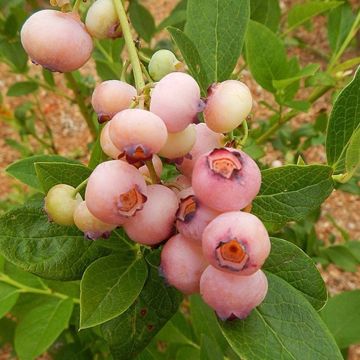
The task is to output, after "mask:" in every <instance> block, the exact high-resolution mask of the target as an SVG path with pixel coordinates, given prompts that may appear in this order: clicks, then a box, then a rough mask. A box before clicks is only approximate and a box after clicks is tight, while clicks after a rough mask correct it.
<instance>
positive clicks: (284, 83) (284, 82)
mask: <svg viewBox="0 0 360 360" xmlns="http://www.w3.org/2000/svg"><path fill="white" fill-rule="evenodd" d="M319 67H320V65H319V64H309V65H307V66H305V67H304V68H302V69H301V70H300V71H299V72H297V73H296V74H294V75H293V76H292V77H291V78H288V79H281V80H273V81H272V84H273V86H274V88H275V89H277V90H282V89H285V88H286V87H288V86H289V85H291V84H293V83H294V82H295V81H298V80H301V79H303V78H306V77H309V76H312V75H314V74H315V73H316V71H317V70H318V69H319Z"/></svg>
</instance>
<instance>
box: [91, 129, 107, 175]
mask: <svg viewBox="0 0 360 360" xmlns="http://www.w3.org/2000/svg"><path fill="white" fill-rule="evenodd" d="M101 130H102V128H101ZM101 130H100V131H99V134H101ZM107 158H108V157H107V155H106V154H105V153H104V152H103V150H102V148H101V144H100V135H99V136H98V137H97V139H96V142H95V144H94V146H93V148H92V150H91V156H90V161H89V165H88V166H89V168H90V169H92V170H94V169H95V168H96V166H97V165H99V164H100V163H102V162H103V161H105V160H106V159H107Z"/></svg>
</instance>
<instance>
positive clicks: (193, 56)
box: [167, 27, 209, 94]
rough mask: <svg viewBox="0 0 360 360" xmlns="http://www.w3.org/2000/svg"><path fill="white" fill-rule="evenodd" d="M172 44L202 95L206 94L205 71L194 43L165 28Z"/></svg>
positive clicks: (181, 33) (178, 31)
mask: <svg viewBox="0 0 360 360" xmlns="http://www.w3.org/2000/svg"><path fill="white" fill-rule="evenodd" d="M167 30H168V31H169V33H170V35H171V37H172V38H173V40H174V42H175V43H176V45H177V46H178V48H179V49H180V52H181V54H182V56H183V58H184V60H185V62H186V64H187V66H188V67H189V70H190V73H191V75H192V76H193V77H194V78H195V80H196V81H197V82H198V84H199V86H200V88H201V90H202V93H203V94H206V92H207V88H208V83H209V81H208V79H207V76H206V72H205V69H204V67H203V64H202V62H201V59H200V55H199V52H198V50H197V49H196V47H195V45H194V43H193V42H192V41H191V40H190V39H189V38H188V37H187V36H186V35H185V33H184V32H182V31H181V30H179V29H176V28H173V27H169V28H167Z"/></svg>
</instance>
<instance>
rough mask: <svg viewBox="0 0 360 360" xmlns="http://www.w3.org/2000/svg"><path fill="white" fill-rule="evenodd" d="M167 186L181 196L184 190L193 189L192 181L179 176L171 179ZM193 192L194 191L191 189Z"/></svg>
mask: <svg viewBox="0 0 360 360" xmlns="http://www.w3.org/2000/svg"><path fill="white" fill-rule="evenodd" d="M165 185H166V186H167V187H168V188H169V189H171V190H172V191H174V193H175V194H177V195H179V194H180V192H181V191H182V190H185V189H187V188H190V187H191V180H190V179H189V178H187V177H186V176H184V175H178V176H176V177H175V178H172V179H170V180H169V181H167V182H166V183H165ZM191 191H192V189H191Z"/></svg>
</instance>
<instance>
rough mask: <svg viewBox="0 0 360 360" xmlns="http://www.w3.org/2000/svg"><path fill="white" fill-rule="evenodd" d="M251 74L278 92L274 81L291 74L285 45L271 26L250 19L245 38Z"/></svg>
mask: <svg viewBox="0 0 360 360" xmlns="http://www.w3.org/2000/svg"><path fill="white" fill-rule="evenodd" d="M245 46H246V58H247V61H248V64H249V67H250V71H251V74H252V75H253V77H254V78H255V80H256V81H257V82H258V83H259V84H260V85H261V86H262V87H263V88H264V89H266V90H268V91H271V92H276V89H275V88H274V86H273V84H272V81H273V80H280V79H286V78H287V77H288V75H289V71H288V63H287V59H286V52H285V46H284V44H283V42H282V41H281V39H280V38H278V37H277V36H276V35H275V34H274V33H273V32H272V31H271V30H270V29H269V28H267V27H266V26H264V25H262V24H260V23H257V22H256V21H252V20H251V21H250V22H249V25H248V30H247V33H246V39H245Z"/></svg>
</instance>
